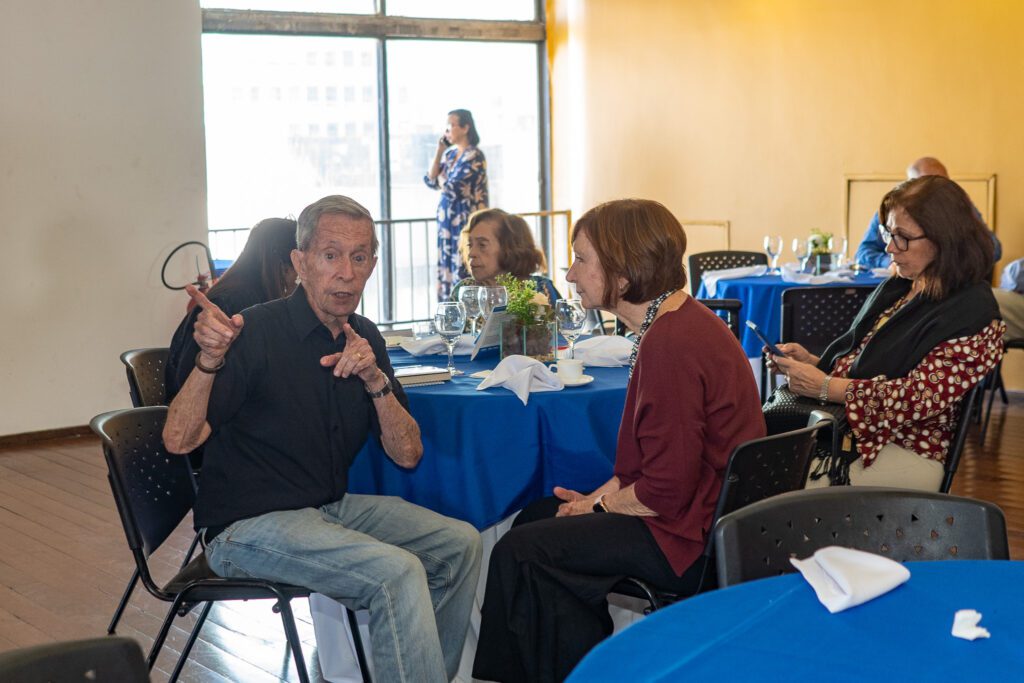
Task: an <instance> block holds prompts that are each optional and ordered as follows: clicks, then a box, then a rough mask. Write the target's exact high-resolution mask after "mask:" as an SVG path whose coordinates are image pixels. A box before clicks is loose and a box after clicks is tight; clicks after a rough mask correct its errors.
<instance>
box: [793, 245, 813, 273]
mask: <svg viewBox="0 0 1024 683" xmlns="http://www.w3.org/2000/svg"><path fill="white" fill-rule="evenodd" d="M793 256H795V257H796V260H797V262H798V263H799V264H800V272H801V273H802V272H804V270H806V269H807V259H809V258H810V257H811V243H810V242H809V241H804V240H802V239H800V238H799V237H794V238H793Z"/></svg>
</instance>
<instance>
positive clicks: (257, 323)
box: [195, 287, 408, 530]
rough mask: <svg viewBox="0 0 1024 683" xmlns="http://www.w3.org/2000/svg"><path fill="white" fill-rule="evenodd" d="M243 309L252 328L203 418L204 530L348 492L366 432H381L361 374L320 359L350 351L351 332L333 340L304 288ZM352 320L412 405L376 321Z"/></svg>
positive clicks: (199, 513) (198, 518)
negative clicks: (341, 371) (206, 429)
mask: <svg viewBox="0 0 1024 683" xmlns="http://www.w3.org/2000/svg"><path fill="white" fill-rule="evenodd" d="M242 317H243V318H244V320H245V326H244V327H243V328H242V332H241V334H240V335H239V336H238V339H236V340H235V342H234V343H233V344H232V345H231V349H230V350H229V351H228V354H227V356H226V357H225V365H224V367H223V369H221V371H220V372H219V373H217V377H216V379H215V380H214V383H213V390H212V392H211V395H210V402H209V409H208V411H207V418H206V419H207V421H208V422H209V423H210V427H212V429H213V433H212V434H211V435H210V438H209V439H208V440H207V441H206V444H205V461H204V463H203V469H202V474H201V476H200V480H199V495H198V499H197V500H196V505H195V527H196V528H197V529H200V528H203V527H210V528H211V529H216V530H220V529H223V528H224V527H226V526H227V525H229V524H231V523H233V522H236V521H238V520H240V519H248V518H250V517H255V516H258V515H261V514H264V513H267V512H273V511H275V510H297V509H300V508H306V507H318V506H320V505H324V504H326V503H330V502H333V501H336V500H339V499H341V497H342V496H343V495H344V494H345V491H346V490H347V488H348V468H349V466H350V465H351V464H352V461H353V460H354V459H355V457H356V454H357V453H359V451H360V449H362V447H363V445H364V444H365V443H366V438H367V436H368V434H369V433H370V432H373V434H374V435H375V436H376V437H377V438H379V437H380V425H379V423H378V422H377V412H376V410H375V409H374V407H373V400H372V399H371V398H370V397H369V395H367V393H366V388H365V386H364V385H363V382H362V380H360V379H359V378H358V377H356V376H351V377H348V378H337V377H334V375H332V374H331V370H332V368H325V367H322V366H321V365H320V358H321V357H323V356H326V355H328V354H331V353H337V352H339V351H342V350H344V348H345V335H344V334H340V335H338V338H337V340H335V339H332V337H331V333H330V332H329V331H328V329H327V328H326V327H324V325H323V324H322V323H321V322H320V320H319V319H317V317H316V315H315V314H314V313H313V310H312V309H311V308H310V307H309V302H308V301H307V299H306V292H305V290H304V289H303V288H302V287H299V288H298V289H297V290H295V292H294V293H293V294H292V295H291V296H290V297H288V298H287V299H278V300H277V301H271V302H268V303H265V304H260V305H257V306H253V307H252V308H248V309H246V310H245V311H243V312H242ZM349 324H350V325H352V328H353V329H354V330H355V331H356V333H357V334H358V335H359V336H361V337H363V338H364V339H366V340H367V341H368V342H369V343H370V346H371V347H372V348H373V352H374V354H375V355H376V357H377V364H378V365H379V366H380V368H381V370H383V371H384V372H385V373H386V374H387V375H388V377H389V378H390V379H391V382H392V387H393V389H394V392H395V395H396V397H397V398H398V400H399V402H401V404H402V405H403V406H405V407H406V409H408V400H407V398H406V396H405V392H403V391H402V387H401V385H399V384H398V382H396V381H395V375H394V372H393V371H392V369H391V363H390V361H389V359H388V354H387V348H386V345H385V342H384V338H383V337H382V336H381V334H380V332H379V331H378V330H377V326H376V325H374V324H373V323H372V322H370V321H369V320H367V319H366V318H364V317H362V316H359V315H354V314H353V315H351V316H349Z"/></svg>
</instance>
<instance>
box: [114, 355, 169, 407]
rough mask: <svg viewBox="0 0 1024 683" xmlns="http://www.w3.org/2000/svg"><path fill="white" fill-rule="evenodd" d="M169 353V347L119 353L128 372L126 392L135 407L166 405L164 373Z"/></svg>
mask: <svg viewBox="0 0 1024 683" xmlns="http://www.w3.org/2000/svg"><path fill="white" fill-rule="evenodd" d="M169 353H170V349H166V348H153V349H132V350H131V351H125V352H124V353H122V354H121V362H122V363H124V366H125V371H126V372H127V373H128V393H130V394H131V397H132V405H133V406H135V407H136V408H142V407H144V406H165V405H167V381H166V379H165V377H166V375H165V374H164V373H165V372H166V370H167V355H168V354H169Z"/></svg>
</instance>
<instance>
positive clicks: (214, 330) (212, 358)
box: [185, 285, 245, 366]
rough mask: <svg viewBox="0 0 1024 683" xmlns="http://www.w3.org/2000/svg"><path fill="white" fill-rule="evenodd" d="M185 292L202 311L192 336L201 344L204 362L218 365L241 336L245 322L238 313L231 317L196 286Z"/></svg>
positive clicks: (187, 288)
mask: <svg viewBox="0 0 1024 683" xmlns="http://www.w3.org/2000/svg"><path fill="white" fill-rule="evenodd" d="M185 291H186V292H188V295H189V296H190V297H192V301H194V302H195V304H196V305H197V306H199V307H200V308H201V309H202V311H201V312H200V313H199V317H198V318H197V319H196V325H195V332H194V333H193V335H192V336H193V337H194V338H195V340H196V343H197V344H199V350H200V351H201V352H202V354H203V356H204V360H206V361H207V362H208V363H209V365H210V366H213V365H216V364H217V363H219V362H220V360H221V359H222V358H224V355H225V354H226V353H227V352H228V348H229V347H230V346H231V344H232V342H234V341H235V339H237V338H238V335H239V334H241V332H242V325H244V324H245V321H244V320H243V319H242V316H241V315H239V314H237V313H236V314H235V315H233V316H230V317H229V316H228V314H227V313H225V312H224V311H222V310H220V308H218V307H217V305H216V304H214V303H213V302H211V301H210V300H209V299H207V298H206V295H205V294H203V293H202V292H200V291H199V290H198V289H197V288H196V287H195V286H193V285H187V286H186V287H185Z"/></svg>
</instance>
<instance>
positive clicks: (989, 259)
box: [878, 175, 995, 300]
mask: <svg viewBox="0 0 1024 683" xmlns="http://www.w3.org/2000/svg"><path fill="white" fill-rule="evenodd" d="M897 208H900V209H903V210H904V211H906V212H907V214H908V215H909V216H910V217H911V218H913V219H914V222H915V223H917V224H918V225H920V226H921V230H923V231H924V235H925V237H927V238H928V239H929V240H930V241H931V243H932V244H934V245H935V259H934V260H933V261H932V262H931V263H930V264H928V267H927V268H925V269H924V271H923V272H922V273H921V275H920V276H919V277H923V278H924V282H925V285H924V290H923V292H922V294H923V295H924V296H926V297H928V298H929V299H933V300H940V299H944V298H946V297H948V296H949V295H951V294H953V293H954V292H957V291H959V290H961V289H964V288H966V287H970V286H971V285H975V284H977V283H979V282H984V281H985V280H987V279H988V278H989V277H990V276H991V273H992V265H993V257H994V251H995V247H994V245H993V244H992V237H991V236H990V235H989V234H988V232H989V231H988V228H987V227H985V224H984V223H983V222H982V220H981V218H980V217H979V216H978V214H977V209H975V208H974V204H972V203H971V200H970V198H969V197H968V196H967V193H966V192H964V190H963V188H962V187H960V186H959V185H957V184H956V183H955V182H953V181H952V180H950V179H949V178H944V177H942V176H937V175H929V176H921V177H919V178H914V179H913V180H908V181H906V182H904V183H900V184H899V185H897V186H896V187H894V188H893V189H892V190H890V191H889V193H888V194H886V195H885V197H883V198H882V204H881V206H880V207H879V209H878V219H879V222H880V223H881V224H882V225H888V221H889V214H891V213H892V212H893V211H895V210H896V209H897Z"/></svg>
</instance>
